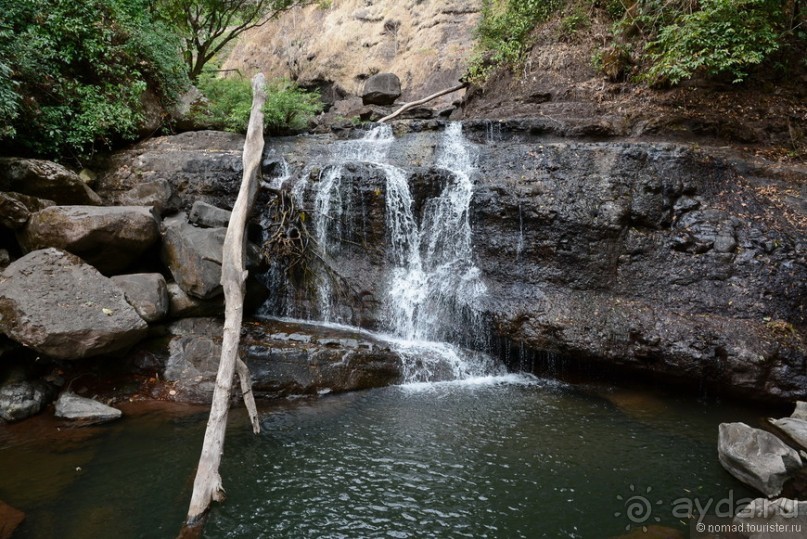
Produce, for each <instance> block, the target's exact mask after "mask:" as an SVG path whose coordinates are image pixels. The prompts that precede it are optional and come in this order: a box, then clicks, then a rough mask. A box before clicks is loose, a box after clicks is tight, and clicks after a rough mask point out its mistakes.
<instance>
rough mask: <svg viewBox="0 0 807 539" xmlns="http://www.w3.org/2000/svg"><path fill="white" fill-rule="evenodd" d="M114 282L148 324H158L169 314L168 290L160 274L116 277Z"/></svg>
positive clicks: (135, 274) (134, 274)
mask: <svg viewBox="0 0 807 539" xmlns="http://www.w3.org/2000/svg"><path fill="white" fill-rule="evenodd" d="M112 282H114V283H115V284H116V285H118V287H120V289H121V290H123V294H124V296H125V297H126V301H128V302H129V305H131V306H132V307H134V308H135V310H136V311H137V314H139V315H140V316H141V317H142V318H143V320H145V321H146V322H157V321H159V320H162V319H163V318H165V316H166V315H167V314H168V305H169V303H168V288H167V286H166V284H165V277H163V276H162V275H160V274H159V273H132V274H129V275H116V276H115V277H112Z"/></svg>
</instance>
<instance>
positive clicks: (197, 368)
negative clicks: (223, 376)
mask: <svg viewBox="0 0 807 539" xmlns="http://www.w3.org/2000/svg"><path fill="white" fill-rule="evenodd" d="M223 329H224V325H223V323H222V322H221V321H220V320H218V319H216V318H185V319H183V320H179V321H178V322H175V323H174V324H171V326H169V332H170V333H171V335H173V337H172V338H171V340H170V342H169V344H168V353H169V355H168V360H167V361H166V363H165V372H164V373H163V378H164V379H165V380H166V381H168V382H173V383H174V390H175V391H176V395H175V398H176V399H177V400H180V401H184V402H209V401H210V398H211V397H212V396H213V389H214V387H215V385H216V374H217V371H218V368H219V359H220V358H221V339H222V331H223Z"/></svg>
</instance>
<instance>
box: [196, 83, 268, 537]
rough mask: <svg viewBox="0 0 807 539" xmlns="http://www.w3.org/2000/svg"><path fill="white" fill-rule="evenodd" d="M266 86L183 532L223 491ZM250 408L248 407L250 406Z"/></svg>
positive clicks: (252, 128)
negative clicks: (215, 371)
mask: <svg viewBox="0 0 807 539" xmlns="http://www.w3.org/2000/svg"><path fill="white" fill-rule="evenodd" d="M265 86H266V83H265V81H264V77H263V75H262V74H260V73H259V74H257V75H255V77H254V78H253V79H252V93H253V97H252V112H251V114H250V117H249V125H248V128H247V139H246V142H245V143H244V176H243V178H242V180H241V188H240V190H239V191H238V198H236V200H235V206H234V207H233V211H232V215H231V216H230V223H229V226H228V227H227V234H226V235H225V237H224V251H223V253H222V264H221V284H222V286H223V288H224V303H225V311H224V340H223V342H222V346H221V361H220V363H219V370H218V375H217V376H216V387H215V389H214V391H213V402H212V403H211V406H210V418H209V419H208V421H207V430H206V431H205V439H204V443H203V445H202V454H201V455H200V457H199V466H198V468H197V469H196V479H195V480H194V483H193V495H192V497H191V504H190V507H189V509H188V517H187V520H186V526H193V525H195V524H197V523H198V522H199V521H200V520H201V518H202V517H203V516H204V514H205V513H206V512H207V510H208V508H209V507H210V504H211V502H213V501H214V500H215V501H221V500H223V499H224V489H223V488H222V485H221V476H219V464H220V463H221V455H222V453H223V451H224V435H225V432H226V429H227V415H228V412H229V408H230V392H231V390H232V385H233V376H234V374H235V370H236V363H237V362H239V361H240V359H239V358H238V342H239V340H240V337H241V321H242V319H243V315H244V312H243V311H244V282H245V280H246V278H247V271H246V269H245V268H244V266H245V263H244V258H245V256H244V252H245V246H246V234H245V229H246V223H247V217H248V214H249V211H250V209H251V207H252V203H253V201H254V199H255V193H256V191H257V189H258V169H259V166H260V163H261V155H262V154H263V112H262V110H261V109H262V108H263V103H264V101H266V90H265ZM239 371H240V376H241V382H242V388H243V387H244V381H245V379H246V380H247V382H248V380H249V372H248V371H246V365H243V366H240V365H239ZM251 399H252V392H251V391H249V392H244V400H245V402H247V408H248V410H249V412H250V416H251V421H252V425H253V430H256V431H257V430H258V429H259V426H258V419H257V412H255V403H254V400H251ZM250 404H251V406H250Z"/></svg>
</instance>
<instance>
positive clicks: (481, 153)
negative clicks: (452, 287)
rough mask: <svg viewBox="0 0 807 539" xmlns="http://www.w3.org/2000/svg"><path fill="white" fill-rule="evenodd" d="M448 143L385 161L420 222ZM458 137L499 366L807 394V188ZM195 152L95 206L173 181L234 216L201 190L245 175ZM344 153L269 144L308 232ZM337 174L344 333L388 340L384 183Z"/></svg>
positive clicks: (268, 163)
mask: <svg viewBox="0 0 807 539" xmlns="http://www.w3.org/2000/svg"><path fill="white" fill-rule="evenodd" d="M439 127H441V126H440V125H439V123H437V122H421V123H411V124H400V125H399V126H398V136H397V137H396V139H395V141H394V143H393V144H392V145H391V146H390V151H389V155H388V158H387V159H388V163H389V164H390V165H393V166H395V167H398V168H399V169H400V170H403V171H405V174H406V181H407V183H408V185H409V189H410V191H411V194H412V205H413V209H414V210H415V212H414V213H415V215H419V211H420V210H418V208H423V207H425V206H426V205H428V204H429V203H430V202H429V201H430V200H435V199H436V198H437V197H438V196H440V193H441V192H442V190H443V189H445V188H446V185H449V184H450V181H451V178H450V175H449V176H447V175H446V171H445V169H443V168H441V167H440V166H439V165H437V164H436V152H437V148H439V146H440V144H441V136H442V130H441V129H436V130H435V128H439ZM464 134H465V137H466V139H467V140H468V142H467V143H466V144H468V148H469V151H471V152H472V153H473V154H474V155H475V156H476V158H475V161H474V163H475V164H474V173H473V176H472V179H473V182H474V193H473V197H472V199H471V201H470V206H469V219H470V220H469V222H470V225H471V229H472V237H473V239H472V244H473V259H474V263H475V265H476V267H478V268H479V270H480V275H481V279H482V280H483V282H484V283H485V286H486V288H487V293H486V295H485V296H484V298H483V299H482V301H481V303H480V304H479V308H480V311H479V312H478V315H479V318H481V319H482V320H483V324H482V326H483V327H482V329H483V331H485V332H486V333H487V334H489V335H490V336H492V337H493V340H490V341H488V345H487V349H488V350H489V351H491V352H493V353H498V352H499V351H500V350H499V349H497V347H496V345H495V343H496V342H499V343H503V346H502V351H503V353H502V356H503V357H506V356H507V352H508V351H511V355H510V360H511V361H513V360H517V359H518V358H517V357H514V356H513V355H512V351H513V350H519V349H521V350H527V351H532V353H529V352H528V353H527V354H526V355H524V356H522V357H525V358H527V359H530V358H537V360H538V361H536V362H535V364H534V365H533V366H534V367H535V368H536V369H538V370H541V369H545V368H547V367H548V365H547V364H546V362H544V363H543V364H542V363H541V361H540V359H541V357H544V358H546V352H549V353H552V354H555V357H559V358H567V359H571V360H573V362H574V361H577V360H579V359H583V360H585V361H587V362H588V363H589V364H591V365H598V366H599V367H601V368H603V369H605V370H620V369H621V370H622V371H624V372H633V373H645V374H649V375H652V376H657V377H660V378H662V379H664V380H668V381H669V380H678V381H680V382H684V383H690V384H694V385H696V386H711V387H715V388H719V389H720V390H721V391H723V392H734V393H737V394H742V395H746V396H752V397H754V398H760V399H774V400H775V399H792V398H804V397H806V396H807V393H805V391H807V369H806V367H807V364H806V363H805V362H806V361H807V359H805V358H806V357H807V356H806V355H805V351H806V350H807V343H805V329H807V313H806V312H805V310H804V309H805V298H807V288H806V287H807V243H805V237H807V208H805V206H804V200H805V192H804V187H803V185H804V181H803V180H804V178H805V177H807V172H805V171H804V170H803V169H800V168H798V167H778V168H774V167H771V166H770V165H768V164H765V163H761V162H757V161H754V160H749V159H747V158H740V157H737V155H735V154H732V153H727V151H726V150H725V149H720V148H706V147H705V148H700V149H696V148H692V147H690V146H687V145H679V144H671V143H647V142H624V141H613V140H612V141H608V140H602V141H596V142H595V141H590V140H588V141H585V140H569V139H567V138H563V137H559V136H558V135H563V132H562V131H558V128H557V126H555V125H554V124H552V123H551V122H544V123H542V122H540V121H536V120H533V121H526V120H525V121H511V122H503V123H498V122H485V121H476V122H475V121H471V122H466V123H465V125H464ZM345 135H346V134H343V135H342V136H345ZM198 136H202V135H201V134H198V135H194V134H191V133H187V134H184V135H181V136H179V137H172V138H168V139H156V140H154V141H152V142H150V143H148V144H146V145H142V146H141V147H139V148H136V149H134V150H132V151H130V152H127V153H122V154H119V155H118V157H117V158H116V168H117V171H116V172H113V173H112V174H110V175H107V176H105V177H103V178H102V179H101V186H102V189H101V192H102V194H103V195H104V196H110V195H114V190H115V189H123V188H126V187H127V186H128V184H129V183H130V182H137V181H142V180H143V179H148V178H150V177H164V178H169V179H170V181H172V182H173V183H175V188H177V189H178V190H179V191H182V190H183V189H185V188H187V189H189V190H188V191H187V194H190V195H192V196H203V197H205V198H210V200H211V201H216V202H218V203H219V204H222V205H225V206H226V205H227V204H228V203H232V198H233V197H234V195H235V192H234V191H230V192H228V191H227V190H226V189H223V190H220V191H216V190H207V191H206V190H205V189H204V187H205V186H206V185H209V181H208V180H207V178H217V177H222V178H223V177H229V176H230V175H232V174H233V173H234V172H235V171H233V170H232V169H231V167H230V164H229V163H228V162H227V161H226V160H221V159H220V158H219V157H216V156H212V155H211V154H210V152H209V151H205V150H203V149H201V147H200V146H199V145H198V144H197V143H195V142H194V140H193V139H194V137H198ZM352 136H354V137H355V136H360V133H358V134H357V133H354V134H353V135H352ZM338 140H339V139H338V138H337V137H335V136H333V135H318V136H308V137H294V138H283V139H273V140H272V141H271V142H270V144H269V145H268V150H267V155H266V159H265V162H264V164H265V180H267V181H274V180H272V178H273V177H274V176H277V175H279V174H280V170H281V169H284V170H285V172H286V173H287V174H285V173H284V174H283V176H287V177H288V178H289V179H288V180H287V181H288V182H289V183H288V184H286V187H288V188H291V189H295V188H294V187H292V185H293V184H294V185H296V184H297V183H299V184H300V185H299V186H298V188H297V189H298V190H299V192H300V193H301V194H303V197H302V198H303V201H304V204H303V206H301V207H300V209H303V210H304V211H305V212H306V213H307V214H309V215H313V216H314V217H312V218H315V217H316V212H317V205H316V203H315V199H316V193H317V192H318V190H319V189H322V188H323V187H319V186H320V185H321V182H322V181H323V180H322V170H324V168H323V167H327V163H328V160H327V159H328V157H327V156H329V155H330V152H331V151H332V148H333V147H334V145H335V143H337V141H338ZM236 146H237V145H236V144H235V143H234V144H233V147H236ZM281 161H285V167H279V166H277V164H278V163H280V162H281ZM134 169H137V171H138V174H137V175H131V174H129V171H131V170H134ZM343 169H344V171H345V172H344V174H343V176H342V178H341V186H340V187H339V190H338V191H336V192H335V193H334V195H333V196H334V200H340V201H342V202H341V203H340V204H342V206H341V208H340V209H338V211H337V210H331V211H333V212H334V214H335V215H338V216H339V227H340V229H341V231H342V232H341V233H342V234H343V237H344V239H345V241H344V242H341V243H339V244H338V246H336V247H334V249H335V251H333V252H331V255H332V256H331V257H329V258H330V264H331V267H330V272H331V273H332V274H334V275H338V276H340V281H341V282H342V283H343V284H344V286H345V290H346V291H347V292H349V293H345V294H344V295H341V296H340V298H341V299H340V306H341V310H340V312H341V313H343V314H344V316H343V319H344V320H345V321H349V322H352V323H354V324H359V325H362V326H365V327H371V328H373V327H383V326H384V308H385V302H387V301H388V299H387V296H386V293H387V291H386V288H385V286H386V283H387V280H388V277H389V273H390V264H391V260H392V259H393V258H394V257H393V255H392V253H391V251H390V249H391V248H390V244H389V241H388V237H389V233H390V231H389V230H388V219H387V215H386V214H387V212H388V211H389V208H388V206H387V203H386V202H385V200H386V197H387V190H388V184H387V181H386V180H385V172H384V169H383V167H382V168H379V166H378V165H374V164H371V163H366V162H363V161H361V159H357V160H355V161H349V162H347V163H345V165H344V167H343ZM794 180H795V181H794ZM295 182H296V183H295ZM306 182H307V183H306ZM219 185H221V184H219ZM191 186H192V188H191ZM110 189H111V190H110ZM113 198H114V196H113ZM265 218H266V215H264V222H266V219H265ZM316 294H317V292H316V290H313V289H309V290H302V289H301V290H298V291H297V292H295V293H294V294H292V295H291V296H289V294H288V291H284V290H283V289H282V288H277V287H275V288H273V297H275V298H276V299H277V298H278V297H283V296H285V297H292V296H293V298H294V301H295V302H296V303H297V304H296V305H286V307H287V308H288V307H291V308H292V311H294V308H297V309H298V310H297V311H296V312H293V313H292V314H297V315H303V316H305V315H306V313H308V314H309V315H312V316H315V317H316V316H317V312H316V309H317V296H316ZM457 325H458V326H463V324H457ZM466 329H472V330H476V329H478V328H477V327H472V325H471V324H467V325H466ZM466 337H470V338H469V339H468V341H476V342H477V343H478V342H480V339H478V337H480V336H479V335H470V336H466ZM482 340H484V339H482ZM539 352H540V353H539ZM542 354H543V356H542ZM558 363H559V364H560V365H566V364H567V363H564V362H562V361H561V362H558ZM524 366H525V367H527V368H529V367H530V365H524Z"/></svg>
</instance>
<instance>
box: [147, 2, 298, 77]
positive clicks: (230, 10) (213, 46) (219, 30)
mask: <svg viewBox="0 0 807 539" xmlns="http://www.w3.org/2000/svg"><path fill="white" fill-rule="evenodd" d="M155 1H156V7H155V10H156V12H158V13H160V15H161V16H162V17H165V18H166V19H167V20H168V21H170V22H171V23H172V24H174V25H175V26H176V27H177V28H178V29H179V31H180V32H181V33H182V36H183V40H184V51H183V54H184V58H185V64H186V66H187V70H188V76H189V77H190V79H191V80H192V81H194V82H195V81H196V80H197V79H198V78H199V75H201V74H202V71H203V69H204V67H205V65H206V64H207V63H208V62H209V61H210V60H212V59H213V57H214V56H215V55H216V54H217V53H219V52H220V51H221V50H222V49H223V48H224V47H225V46H226V45H227V44H228V43H230V42H231V41H232V40H233V39H235V38H237V37H238V36H240V35H241V34H243V33H244V32H246V31H247V30H250V29H252V28H257V27H259V26H263V25H264V24H266V22H267V21H269V20H271V19H272V18H274V17H276V16H277V15H279V14H280V13H282V12H283V11H286V10H287V9H290V8H291V7H293V6H295V5H302V4H307V3H310V1H312V0H155Z"/></svg>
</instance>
